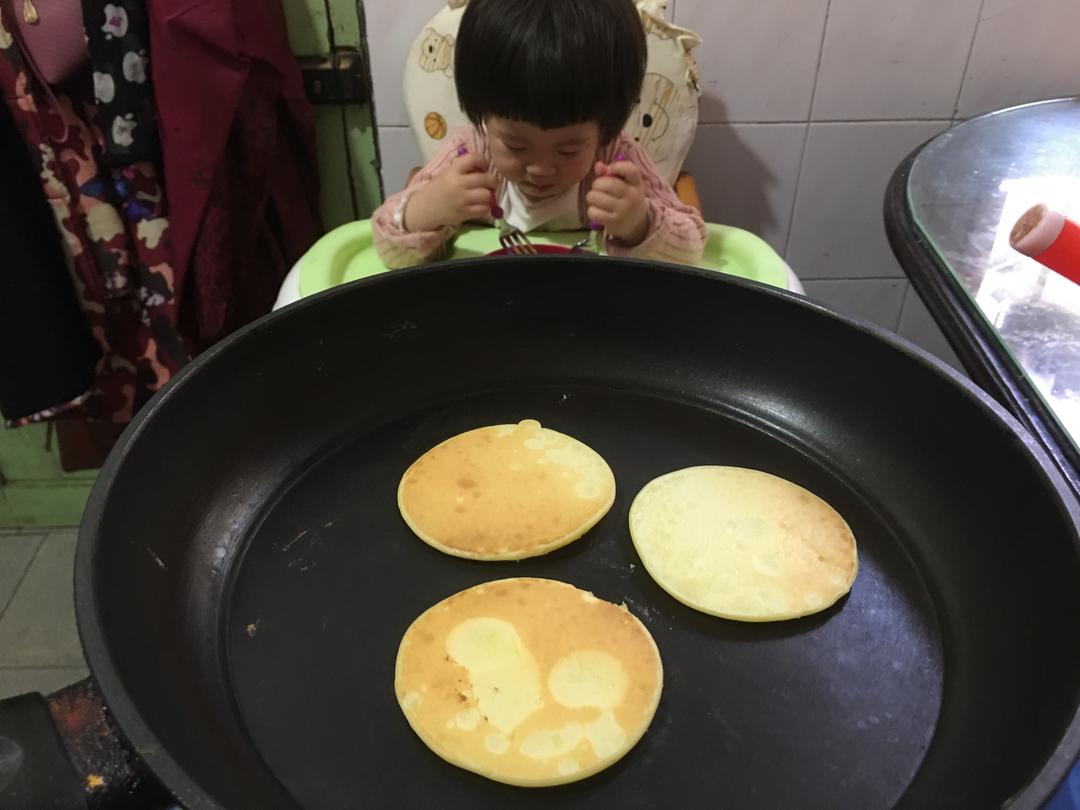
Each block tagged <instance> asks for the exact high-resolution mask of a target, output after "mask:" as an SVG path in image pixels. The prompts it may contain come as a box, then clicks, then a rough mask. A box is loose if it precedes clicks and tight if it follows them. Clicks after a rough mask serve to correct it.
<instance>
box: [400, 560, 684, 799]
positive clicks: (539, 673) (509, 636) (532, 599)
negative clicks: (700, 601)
mask: <svg viewBox="0 0 1080 810" xmlns="http://www.w3.org/2000/svg"><path fill="white" fill-rule="evenodd" d="M662 687H663V667H662V666H661V663H660V653H659V651H658V650H657V649H656V644H655V643H654V642H653V639H652V636H651V635H649V631H648V630H646V629H645V627H644V625H642V624H641V622H640V621H638V620H637V619H636V618H635V617H634V616H633V615H631V613H630V612H629V611H628V610H627V609H626V608H625V607H621V606H619V605H614V604H612V603H611V602H605V601H604V600H602V599H597V598H596V597H595V596H593V595H592V594H591V593H588V592H586V591H582V590H578V589H577V588H575V587H574V586H572V585H568V584H566V583H564V582H556V581H554V580H550V579H529V578H517V579H504V580H497V581H494V582H487V583H484V584H483V585H477V586H475V587H473V588H469V589H468V590H464V591H461V592H460V593H457V594H455V595H453V596H451V597H449V598H448V599H444V600H443V601H442V602H439V603H438V604H437V605H435V606H434V607H432V608H430V609H428V610H427V611H425V612H424V613H423V614H422V615H421V616H420V617H419V618H418V619H417V620H416V621H415V622H413V623H412V625H411V626H410V627H409V629H408V630H407V631H406V632H405V636H404V637H403V638H402V640H401V647H400V648H399V650H398V657H397V667H396V675H395V679H394V689H395V692H396V693H397V699H398V703H399V704H400V705H401V709H402V711H403V712H404V713H405V717H406V718H407V719H408V721H409V725H411V726H412V728H413V731H415V732H416V733H417V734H418V735H419V736H420V739H421V740H423V741H424V743H425V744H426V745H427V746H428V747H429V748H430V749H431V750H432V751H434V752H435V753H436V754H438V755H439V756H440V757H442V758H443V759H445V760H446V761H447V762H450V763H452V764H454V765H457V766H459V767H461V768H465V769H466V770H470V771H473V772H474V773H478V774H480V775H481V776H486V777H487V778H489V779H494V780H495V781H497V782H506V783H507V784H511V785H520V786H523V787H546V786H549V785H559V784H563V783H565V782H573V781H576V780H578V779H584V778H585V777H587V776H590V775H592V774H594V773H596V772H597V771H600V770H603V769H604V768H606V767H608V766H609V765H611V764H612V763H613V762H615V761H617V760H618V759H620V758H621V757H622V756H623V755H624V754H625V753H626V752H627V751H629V750H630V749H631V748H633V746H634V744H635V743H637V741H638V740H639V739H641V736H642V735H643V734H644V733H645V730H646V729H647V728H648V727H649V723H650V722H651V721H652V718H653V714H654V713H655V712H656V706H657V704H658V703H659V702H660V691H661V689H662Z"/></svg>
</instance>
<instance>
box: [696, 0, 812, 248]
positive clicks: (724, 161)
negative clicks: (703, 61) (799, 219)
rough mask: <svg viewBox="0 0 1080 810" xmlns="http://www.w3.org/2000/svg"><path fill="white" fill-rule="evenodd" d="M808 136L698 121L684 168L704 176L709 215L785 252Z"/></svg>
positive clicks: (796, 127)
mask: <svg viewBox="0 0 1080 810" xmlns="http://www.w3.org/2000/svg"><path fill="white" fill-rule="evenodd" d="M683 2H684V3H685V2H686V0H683ZM805 135H806V124H703V125H701V126H699V127H698V133H697V137H696V138H695V139H694V146H693V148H692V149H691V151H690V155H689V156H688V157H687V160H686V168H687V170H688V171H690V173H691V174H693V175H694V177H695V178H697V179H700V180H702V182H699V183H698V191H699V192H700V194H701V203H702V208H703V209H704V213H705V218H706V219H707V220H709V221H710V222H720V223H723V224H724V225H735V226H736V227H739V228H745V229H746V230H748V231H753V232H754V233H756V234H757V235H758V236H760V237H762V238H763V239H765V241H767V242H768V243H769V244H770V245H772V246H773V247H774V248H775V249H776V250H777V252H780V253H782V252H783V250H784V243H785V241H786V240H787V232H788V224H789V223H790V222H791V206H792V203H793V202H794V201H795V184H796V183H797V182H798V179H799V157H800V155H801V154H802V143H803V138H804V137H805Z"/></svg>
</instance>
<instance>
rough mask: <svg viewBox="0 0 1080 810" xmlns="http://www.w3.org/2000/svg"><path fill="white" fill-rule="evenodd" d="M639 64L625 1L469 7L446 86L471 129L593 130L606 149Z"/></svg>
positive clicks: (517, 0)
mask: <svg viewBox="0 0 1080 810" xmlns="http://www.w3.org/2000/svg"><path fill="white" fill-rule="evenodd" d="M645 60H646V47H645V31H644V29H643V27H642V25H641V18H640V17H639V16H638V12H637V9H636V8H635V6H634V3H633V2H632V0H469V4H468V5H467V6H466V7H465V13H464V16H463V17H462V18H461V26H460V28H459V30H458V37H457V45H456V47H455V51H454V80H455V82H456V84H457V93H458V100H459V101H460V102H461V108H462V110H464V112H465V114H466V115H467V116H468V118H469V120H470V121H472V122H473V123H474V124H476V125H477V126H480V125H482V123H483V120H484V119H485V118H487V117H488V116H492V115H497V116H499V117H500V118H509V119H512V120H516V121H527V122H529V123H531V124H536V125H537V126H539V127H541V128H542V129H555V128H557V127H564V126H569V125H571V124H581V123H585V122H588V121H596V122H597V124H599V126H600V138H601V140H602V142H603V143H609V142H610V141H612V140H614V139H615V137H616V136H618V134H619V132H620V131H621V130H622V127H623V124H625V123H626V119H627V117H628V116H629V115H630V110H631V109H633V107H634V105H635V104H636V103H637V101H638V96H639V95H640V93H641V82H642V79H643V78H644V75H645Z"/></svg>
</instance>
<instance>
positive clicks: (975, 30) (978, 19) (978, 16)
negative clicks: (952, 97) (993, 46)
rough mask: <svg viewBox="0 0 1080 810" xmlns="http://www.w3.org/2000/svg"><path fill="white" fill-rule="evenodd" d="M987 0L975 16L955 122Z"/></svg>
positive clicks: (955, 106)
mask: <svg viewBox="0 0 1080 810" xmlns="http://www.w3.org/2000/svg"><path fill="white" fill-rule="evenodd" d="M985 6H986V0H979V12H978V14H976V15H975V26H974V28H973V29H972V31H971V43H970V44H969V45H968V52H967V57H966V58H965V59H964V69H963V71H961V73H960V87H959V88H958V89H957V91H956V103H955V104H953V114H952V117H953V121H954V122H955V121H956V117H957V116H958V115H959V114H960V97H961V96H962V95H964V82H966V81H967V72H968V68H969V67H971V55H972V54H973V53H975V40H976V39H978V38H979V26H980V25H981V24H982V15H983V8H984V7H985Z"/></svg>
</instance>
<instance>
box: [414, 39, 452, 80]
mask: <svg viewBox="0 0 1080 810" xmlns="http://www.w3.org/2000/svg"><path fill="white" fill-rule="evenodd" d="M420 67H421V68H423V69H424V70H426V71H427V72H428V73H438V72H440V71H441V72H443V73H445V74H446V75H447V76H453V75H454V35H453V34H446V35H443V34H440V33H439V32H438V31H436V30H435V29H434V28H425V29H424V39H423V42H421V43H420Z"/></svg>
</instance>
